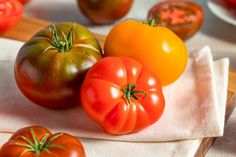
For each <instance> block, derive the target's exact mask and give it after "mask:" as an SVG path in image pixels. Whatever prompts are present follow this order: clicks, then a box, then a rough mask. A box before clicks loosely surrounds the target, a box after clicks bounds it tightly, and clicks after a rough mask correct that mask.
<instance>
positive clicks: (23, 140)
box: [0, 126, 86, 157]
mask: <svg viewBox="0 0 236 157" xmlns="http://www.w3.org/2000/svg"><path fill="white" fill-rule="evenodd" d="M85 156H86V155H85V151H84V148H83V145H82V144H81V143H80V141H79V140H77V139H76V138H75V137H73V136H71V135H69V134H66V133H56V134H52V133H51V132H50V131H49V130H48V129H46V128H43V127H40V126H31V127H26V128H23V129H20V130H19V131H17V132H16V133H15V134H14V135H13V136H12V137H11V138H10V139H9V141H8V142H7V143H5V144H4V145H3V146H2V148H1V150H0V157H85Z"/></svg>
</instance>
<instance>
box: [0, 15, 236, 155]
mask: <svg viewBox="0 0 236 157" xmlns="http://www.w3.org/2000/svg"><path fill="white" fill-rule="evenodd" d="M49 24H50V23H49V22H47V21H42V20H38V19H34V18H29V17H23V19H22V20H21V22H20V23H19V24H18V25H17V26H16V27H15V28H14V29H13V30H11V31H9V32H7V33H5V34H3V37H7V38H11V39H16V40H20V41H26V40H28V39H30V38H31V36H32V35H34V34H35V33H36V32H37V31H39V30H41V29H42V28H44V27H46V26H48V25H49ZM95 35H96V37H97V39H98V40H99V42H100V44H101V46H103V45H104V41H105V36H103V35H99V34H95ZM235 91H236V70H235V69H233V68H230V72H229V85H228V96H227V101H229V99H230V98H231V97H232V95H233V94H234V93H235ZM233 108H234V106H227V109H226V120H227V119H228V117H229V116H230V114H231V113H232V110H233ZM214 140H215V138H204V139H202V141H201V145H200V146H199V149H198V150H197V152H196V155H195V156H197V157H198V156H204V155H205V154H206V152H207V151H208V150H209V148H210V146H211V145H212V143H213V142H214Z"/></svg>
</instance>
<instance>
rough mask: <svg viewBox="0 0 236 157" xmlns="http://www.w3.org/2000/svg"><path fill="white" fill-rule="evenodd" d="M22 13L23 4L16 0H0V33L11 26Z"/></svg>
mask: <svg viewBox="0 0 236 157" xmlns="http://www.w3.org/2000/svg"><path fill="white" fill-rule="evenodd" d="M22 14H23V6H22V4H21V3H20V2H19V1H18V0H0V34H2V33H4V32H6V31H8V30H10V29H11V28H13V27H14V26H15V25H16V24H17V23H18V22H19V20H20V19H21V16H22Z"/></svg>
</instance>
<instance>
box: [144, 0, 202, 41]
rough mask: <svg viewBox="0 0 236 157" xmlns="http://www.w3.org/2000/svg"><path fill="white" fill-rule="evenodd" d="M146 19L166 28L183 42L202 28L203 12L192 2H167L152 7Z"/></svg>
mask: <svg viewBox="0 0 236 157" xmlns="http://www.w3.org/2000/svg"><path fill="white" fill-rule="evenodd" d="M148 18H152V19H155V20H156V22H157V24H159V25H162V26H166V27H168V28H169V29H171V30H172V31H173V32H174V33H175V34H177V35H178V36H179V37H180V38H181V39H183V40H185V39H187V38H189V37H191V36H192V35H194V34H195V33H196V32H197V31H198V30H199V29H200V27H201V26H202V23H203V19H204V11H203V9H202V8H201V7H200V6H199V5H198V4H196V3H194V2H189V1H167V2H162V3H158V4H156V5H154V6H153V7H152V8H151V9H150V11H149V13H148Z"/></svg>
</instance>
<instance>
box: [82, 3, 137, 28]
mask: <svg viewBox="0 0 236 157" xmlns="http://www.w3.org/2000/svg"><path fill="white" fill-rule="evenodd" d="M132 3H133V0H78V4H79V8H80V10H81V12H82V13H83V14H84V15H85V16H86V17H87V18H88V19H89V20H90V21H91V22H93V23H95V24H107V23H112V22H114V21H116V20H118V19H120V18H122V17H123V16H125V15H126V13H127V12H128V11H129V9H130V7H131V5H132Z"/></svg>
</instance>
